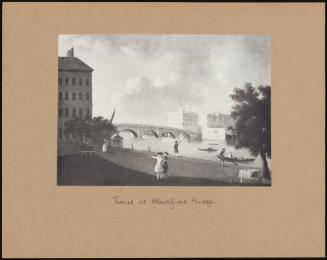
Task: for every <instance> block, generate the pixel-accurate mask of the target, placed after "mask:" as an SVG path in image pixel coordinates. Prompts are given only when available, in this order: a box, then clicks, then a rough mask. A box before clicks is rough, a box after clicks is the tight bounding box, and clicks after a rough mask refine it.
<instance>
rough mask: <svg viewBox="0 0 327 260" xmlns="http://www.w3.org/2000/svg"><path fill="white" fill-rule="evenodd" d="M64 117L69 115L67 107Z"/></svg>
mask: <svg viewBox="0 0 327 260" xmlns="http://www.w3.org/2000/svg"><path fill="white" fill-rule="evenodd" d="M65 117H69V110H68V108H65Z"/></svg>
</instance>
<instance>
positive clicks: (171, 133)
mask: <svg viewBox="0 0 327 260" xmlns="http://www.w3.org/2000/svg"><path fill="white" fill-rule="evenodd" d="M165 134H168V135H170V137H172V138H174V139H176V134H175V133H173V132H171V131H164V132H162V133H161V136H164V135H165Z"/></svg>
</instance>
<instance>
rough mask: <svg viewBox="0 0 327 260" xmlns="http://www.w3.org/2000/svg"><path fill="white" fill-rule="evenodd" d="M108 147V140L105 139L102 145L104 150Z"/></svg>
mask: <svg viewBox="0 0 327 260" xmlns="http://www.w3.org/2000/svg"><path fill="white" fill-rule="evenodd" d="M107 147H108V141H107V140H106V139H104V142H103V145H102V152H106V151H107Z"/></svg>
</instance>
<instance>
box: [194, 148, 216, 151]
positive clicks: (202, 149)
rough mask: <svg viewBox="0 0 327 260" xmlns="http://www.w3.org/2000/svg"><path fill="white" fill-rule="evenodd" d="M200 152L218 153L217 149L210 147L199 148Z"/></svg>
mask: <svg viewBox="0 0 327 260" xmlns="http://www.w3.org/2000/svg"><path fill="white" fill-rule="evenodd" d="M198 149H199V150H200V151H206V152H216V151H217V149H214V148H211V147H208V148H198Z"/></svg>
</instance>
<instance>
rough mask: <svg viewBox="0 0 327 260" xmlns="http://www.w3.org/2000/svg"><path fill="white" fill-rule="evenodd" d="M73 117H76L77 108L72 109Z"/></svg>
mask: <svg viewBox="0 0 327 260" xmlns="http://www.w3.org/2000/svg"><path fill="white" fill-rule="evenodd" d="M72 116H73V117H76V108H73V109H72Z"/></svg>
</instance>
